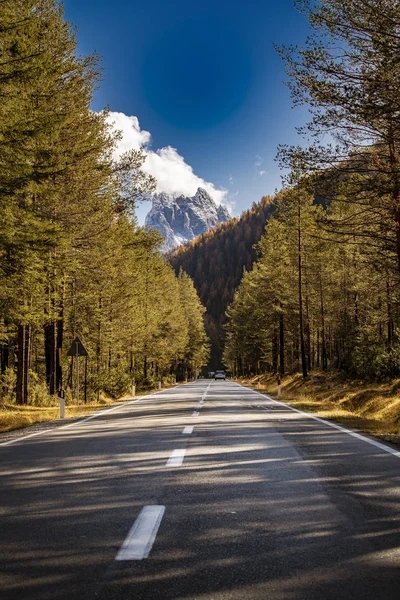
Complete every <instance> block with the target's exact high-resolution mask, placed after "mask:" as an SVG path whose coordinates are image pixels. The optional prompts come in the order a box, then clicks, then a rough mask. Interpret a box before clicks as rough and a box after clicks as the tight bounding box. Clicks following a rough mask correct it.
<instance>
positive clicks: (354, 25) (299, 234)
mask: <svg viewBox="0 0 400 600" xmlns="http://www.w3.org/2000/svg"><path fill="white" fill-rule="evenodd" d="M298 4H299V7H300V10H302V11H303V13H304V14H305V16H306V17H307V19H308V20H309V22H310V25H311V27H312V35H311V36H310V37H309V38H308V40H307V42H306V44H305V46H304V47H303V48H300V49H298V48H292V47H289V48H285V47H283V48H279V49H278V51H279V53H280V54H281V56H282V58H283V60H284V62H285V65H286V72H287V74H288V86H289V88H290V90H291V94H292V98H293V103H294V105H295V106H298V105H304V104H306V105H307V106H308V107H310V112H311V120H310V121H309V123H308V124H307V125H306V126H305V127H304V128H303V129H300V134H302V135H303V136H305V138H306V139H307V141H308V142H307V144H303V145H298V146H295V147H287V146H282V147H281V148H280V149H279V152H278V160H279V161H280V164H281V166H282V167H283V168H284V169H285V172H286V174H287V175H286V179H285V186H284V189H283V190H282V191H281V192H279V193H278V194H277V195H276V196H275V198H274V206H275V210H274V215H273V217H272V218H271V219H270V220H269V222H268V225H267V228H266V232H265V234H264V236H263V237H262V239H261V241H260V242H259V245H258V248H259V252H260V257H259V259H258V261H257V262H256V263H255V264H254V266H253V269H252V270H251V271H250V270H249V271H248V272H246V273H245V275H244V277H243V280H242V282H241V284H240V287H239V288H238V290H237V291H236V293H235V297H234V300H233V302H232V304H231V305H230V306H229V308H228V311H227V317H228V324H227V326H226V333H227V343H226V346H225V351H224V361H225V363H226V364H227V365H229V367H230V368H231V369H232V371H233V372H234V373H236V374H240V375H248V374H250V373H259V372H264V371H271V372H273V373H278V372H279V373H280V374H282V375H283V374H285V373H290V372H294V371H300V372H302V374H303V376H304V377H306V376H307V375H308V373H309V372H310V371H312V370H313V369H317V368H318V369H322V370H323V371H327V370H336V371H339V372H341V373H343V374H345V375H347V376H351V377H357V378H365V379H375V380H377V379H384V378H390V377H399V376H400V348H399V324H400V321H399V317H400V315H399V291H400V288H399V275H400V34H399V31H400V5H399V3H398V2H397V1H396V2H395V1H393V0H386V1H385V2H377V1H375V0H367V1H366V2H361V1H359V0H348V1H347V2H345V3H343V2H339V1H336V0H326V1H323V2H321V3H319V4H318V5H316V6H314V5H312V4H311V3H309V2H307V1H302V2H299V3H298ZM327 140H328V142H327Z"/></svg>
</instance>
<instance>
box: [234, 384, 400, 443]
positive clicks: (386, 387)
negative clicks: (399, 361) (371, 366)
mask: <svg viewBox="0 0 400 600" xmlns="http://www.w3.org/2000/svg"><path fill="white" fill-rule="evenodd" d="M240 382H241V383H243V384H244V385H249V386H250V387H252V388H254V389H259V390H260V392H264V393H267V394H268V395H270V396H272V397H273V398H276V399H277V398H278V384H277V380H276V377H275V376H271V375H257V376H255V377H252V378H251V379H248V378H244V379H241V380H240ZM258 384H259V385H260V387H258ZM281 390H282V395H281V398H280V400H281V401H282V402H285V403H287V404H290V405H291V406H294V407H295V408H298V409H300V410H304V411H305V412H312V413H315V414H317V415H318V416H319V417H321V418H324V419H329V420H332V421H336V422H338V423H341V424H342V425H344V426H347V427H349V428H351V429H358V430H359V431H363V432H364V433H368V434H370V435H374V436H377V437H379V438H382V439H385V440H386V441H390V442H392V443H394V444H396V445H397V444H398V445H400V379H396V380H393V381H390V382H383V383H370V382H363V381H355V380H349V379H344V378H342V377H340V376H338V375H335V374H324V373H313V374H312V375H310V376H309V377H307V378H306V379H303V377H302V376H301V375H299V374H296V375H290V376H287V377H284V378H283V379H282V385H281Z"/></svg>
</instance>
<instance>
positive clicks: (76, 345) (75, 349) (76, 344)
mask: <svg viewBox="0 0 400 600" xmlns="http://www.w3.org/2000/svg"><path fill="white" fill-rule="evenodd" d="M67 356H75V357H76V388H77V389H76V400H77V403H78V404H79V357H80V356H85V357H86V359H87V357H88V356H89V354H88V351H87V350H86V348H85V346H84V345H83V344H82V342H81V340H80V339H79V338H78V336H76V338H75V339H74V341H73V342H72V344H71V348H70V349H69V350H68V352H67ZM86 378H87V361H86V365H85V402H86Z"/></svg>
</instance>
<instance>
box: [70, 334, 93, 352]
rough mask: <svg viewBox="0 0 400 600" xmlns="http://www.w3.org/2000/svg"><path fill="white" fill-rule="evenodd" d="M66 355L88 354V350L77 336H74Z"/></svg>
mask: <svg viewBox="0 0 400 600" xmlns="http://www.w3.org/2000/svg"><path fill="white" fill-rule="evenodd" d="M67 356H89V354H88V351H87V350H86V348H85V346H84V345H83V344H82V342H81V340H80V339H79V338H78V336H76V338H75V339H74V341H73V342H72V345H71V348H70V349H69V350H68V352H67Z"/></svg>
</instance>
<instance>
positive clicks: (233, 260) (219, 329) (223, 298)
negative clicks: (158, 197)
mask: <svg viewBox="0 0 400 600" xmlns="http://www.w3.org/2000/svg"><path fill="white" fill-rule="evenodd" d="M273 210H274V205H273V201H272V199H271V198H270V197H269V196H265V197H263V198H262V199H261V201H260V202H259V203H258V204H256V203H254V204H253V206H252V208H251V209H249V210H247V211H245V212H244V213H243V214H242V215H241V217H240V218H235V219H231V220H230V221H228V222H227V223H223V224H221V225H219V226H217V227H216V228H215V229H212V230H211V231H209V232H208V233H206V234H203V235H201V236H199V237H198V238H196V239H195V240H193V242H190V243H189V244H187V245H185V246H181V247H180V248H178V249H177V250H176V251H175V252H173V253H172V254H171V255H170V257H169V258H170V261H171V263H172V265H173V266H174V268H175V270H176V272H177V273H178V272H179V270H180V269H183V271H185V272H186V273H188V274H189V275H190V277H191V278H192V279H193V281H194V285H195V287H196V290H197V292H198V294H199V296H200V300H201V302H202V304H203V305H204V306H205V307H206V309H207V314H206V321H205V322H206V331H207V333H208V336H209V338H210V341H211V359H210V365H211V367H213V368H218V367H220V366H221V362H222V349H223V344H224V337H225V336H224V329H223V325H224V323H225V320H226V319H225V311H226V308H227V306H228V305H229V304H230V302H231V301H232V299H233V294H234V292H235V289H236V288H237V286H238V285H239V283H240V281H241V279H242V276H243V270H244V269H246V270H250V269H251V267H252V265H253V262H254V261H255V259H256V256H257V253H256V250H255V248H254V245H255V244H256V243H257V242H258V241H259V240H260V238H261V236H262V234H263V232H264V228H265V223H266V221H267V220H268V218H269V217H270V215H271V214H272V213H273Z"/></svg>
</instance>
